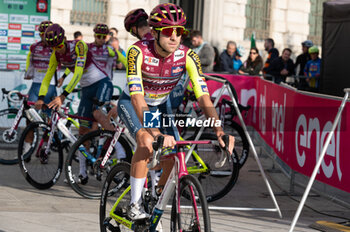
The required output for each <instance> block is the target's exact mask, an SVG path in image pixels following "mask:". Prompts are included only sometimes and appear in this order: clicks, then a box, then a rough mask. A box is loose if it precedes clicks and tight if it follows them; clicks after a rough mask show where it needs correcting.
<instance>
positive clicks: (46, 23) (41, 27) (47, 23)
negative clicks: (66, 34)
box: [38, 21, 52, 33]
mask: <svg viewBox="0 0 350 232" xmlns="http://www.w3.org/2000/svg"><path fill="white" fill-rule="evenodd" d="M51 25H52V22H51V21H42V22H41V23H40V25H39V29H38V30H39V32H41V33H44V32H45V30H46V28H48V27H49V26H51Z"/></svg>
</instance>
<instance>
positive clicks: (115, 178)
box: [100, 162, 131, 232]
mask: <svg viewBox="0 0 350 232" xmlns="http://www.w3.org/2000/svg"><path fill="white" fill-rule="evenodd" d="M127 189H129V191H127ZM124 192H125V193H126V194H125V195H124V196H123V198H122V199H121V200H120V202H119V203H118V206H117V207H116V209H115V211H114V213H115V214H117V215H118V216H121V217H125V216H126V210H127V207H128V205H129V203H130V198H131V193H130V164H129V163H125V162H120V163H118V164H116V165H115V166H114V167H113V168H112V170H111V171H110V172H109V173H108V176H107V178H106V180H105V182H104V184H103V188H102V197H101V200H100V231H101V232H108V231H112V232H114V231H130V230H129V229H128V228H127V227H124V226H122V225H121V224H120V223H118V222H117V221H115V220H114V219H112V218H111V217H110V212H111V210H112V208H113V206H114V204H115V203H116V201H117V199H118V198H119V197H120V196H121V194H122V193H124Z"/></svg>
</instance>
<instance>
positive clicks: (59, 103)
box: [48, 95, 64, 109]
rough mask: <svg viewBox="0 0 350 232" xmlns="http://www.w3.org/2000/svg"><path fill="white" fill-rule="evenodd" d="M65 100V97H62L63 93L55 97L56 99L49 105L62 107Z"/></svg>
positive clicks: (57, 107) (55, 107)
mask: <svg viewBox="0 0 350 232" xmlns="http://www.w3.org/2000/svg"><path fill="white" fill-rule="evenodd" d="M63 101H64V97H62V95H61V96H58V97H55V99H54V100H53V101H51V102H50V103H49V104H48V107H49V108H52V109H60V108H61V106H62V104H63Z"/></svg>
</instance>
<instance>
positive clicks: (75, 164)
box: [65, 130, 132, 199]
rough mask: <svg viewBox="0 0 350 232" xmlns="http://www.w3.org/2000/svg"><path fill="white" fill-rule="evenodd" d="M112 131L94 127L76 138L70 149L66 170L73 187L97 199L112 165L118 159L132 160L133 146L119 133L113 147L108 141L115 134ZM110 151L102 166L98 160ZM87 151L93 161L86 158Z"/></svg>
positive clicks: (84, 194) (88, 196)
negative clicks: (94, 128)
mask: <svg viewBox="0 0 350 232" xmlns="http://www.w3.org/2000/svg"><path fill="white" fill-rule="evenodd" d="M114 133H115V132H114V131H107V130H96V131H92V132H90V133H88V134H85V135H84V136H82V137H81V138H80V139H79V140H78V141H77V142H75V143H74V144H73V146H72V148H71V149H70V151H69V154H68V157H67V160H66V166H65V173H66V178H67V181H68V183H69V184H70V186H71V187H72V189H73V190H74V191H75V192H76V193H78V194H79V195H81V196H83V197H86V198H90V199H99V198H100V197H101V189H102V185H103V182H104V180H105V179H106V177H107V175H108V173H109V172H110V170H111V167H112V166H113V165H115V163H116V162H118V161H119V160H123V161H127V162H130V161H131V157H132V150H131V147H130V146H129V143H128V142H127V141H126V139H125V138H124V136H123V135H121V136H120V137H119V139H118V141H117V143H116V144H115V146H114V147H111V145H110V143H111V141H112V139H113V136H114ZM107 151H109V152H110V153H111V155H110V157H109V159H108V160H107V162H106V164H105V167H104V168H103V169H101V168H100V164H101V162H102V160H103V158H104V156H105V154H106V153H107ZM84 154H85V155H90V157H93V158H94V159H96V161H95V162H93V161H92V160H91V159H89V158H86V156H85V155H84Z"/></svg>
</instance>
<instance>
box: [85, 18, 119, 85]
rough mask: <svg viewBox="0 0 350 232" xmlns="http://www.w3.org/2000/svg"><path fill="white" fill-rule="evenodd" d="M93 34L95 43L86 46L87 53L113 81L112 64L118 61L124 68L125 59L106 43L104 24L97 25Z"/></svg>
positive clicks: (106, 27) (106, 33) (106, 29)
mask: <svg viewBox="0 0 350 232" xmlns="http://www.w3.org/2000/svg"><path fill="white" fill-rule="evenodd" d="M94 32H95V35H94V37H95V41H94V42H93V43H90V44H88V47H89V51H90V52H91V54H92V56H93V57H94V59H95V60H96V62H97V64H98V65H99V67H101V68H102V69H103V70H104V71H105V72H106V73H108V74H109V77H110V78H111V79H113V64H114V63H115V62H117V61H119V62H121V63H123V65H124V66H126V57H125V56H123V55H122V54H121V53H120V51H116V50H115V49H114V48H113V47H112V46H110V45H108V44H107V43H106V37H107V35H108V33H109V29H108V26H107V25H106V24H97V25H96V26H95V28H94Z"/></svg>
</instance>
